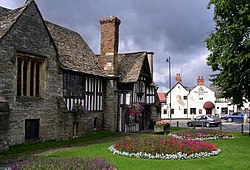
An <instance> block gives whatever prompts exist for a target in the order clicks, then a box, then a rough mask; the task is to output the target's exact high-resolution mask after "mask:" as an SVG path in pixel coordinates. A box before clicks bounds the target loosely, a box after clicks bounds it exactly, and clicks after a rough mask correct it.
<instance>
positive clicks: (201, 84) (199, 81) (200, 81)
mask: <svg viewBox="0 0 250 170" xmlns="http://www.w3.org/2000/svg"><path fill="white" fill-rule="evenodd" d="M204 85H205V82H204V79H203V76H198V79H197V86H204Z"/></svg>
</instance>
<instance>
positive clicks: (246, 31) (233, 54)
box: [205, 0, 250, 106]
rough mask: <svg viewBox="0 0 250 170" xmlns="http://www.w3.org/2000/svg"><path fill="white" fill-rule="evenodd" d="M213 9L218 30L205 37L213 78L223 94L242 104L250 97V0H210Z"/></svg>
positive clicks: (209, 7)
mask: <svg viewBox="0 0 250 170" xmlns="http://www.w3.org/2000/svg"><path fill="white" fill-rule="evenodd" d="M212 8H213V10H214V22H215V31H214V32H212V33H211V34H210V35H209V37H208V38H207V39H206V40H205V42H206V43H207V48H208V50H209V51H210V54H209V56H208V58H207V63H208V65H209V66H211V68H212V70H213V71H214V74H213V75H211V76H212V78H211V81H212V82H213V84H214V85H215V86H217V87H219V88H220V90H221V91H222V96H223V97H225V98H233V104H238V105H240V106H242V104H243V102H244V99H248V100H249V99H250V0H210V2H209V4H208V9H212ZM249 101H250V100H249Z"/></svg>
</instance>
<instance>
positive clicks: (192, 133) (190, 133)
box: [169, 129, 234, 140]
mask: <svg viewBox="0 0 250 170" xmlns="http://www.w3.org/2000/svg"><path fill="white" fill-rule="evenodd" d="M169 135H170V136H173V137H176V138H180V139H192V140H215V139H225V138H226V139H228V138H234V136H233V135H231V134H228V133H224V132H222V131H219V130H211V129H194V130H181V131H176V132H171V133H170V134H169Z"/></svg>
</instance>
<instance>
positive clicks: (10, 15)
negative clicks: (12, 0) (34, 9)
mask: <svg viewBox="0 0 250 170" xmlns="http://www.w3.org/2000/svg"><path fill="white" fill-rule="evenodd" d="M27 5H28V4H25V5H24V6H23V7H21V8H17V9H15V10H10V9H7V8H3V7H0V14H1V16H0V38H2V37H3V36H4V35H5V34H6V33H7V32H8V31H9V29H10V28H11V26H12V25H13V24H14V23H15V21H16V20H17V19H18V17H19V16H20V15H21V14H22V13H23V11H24V10H25V8H26V7H27Z"/></svg>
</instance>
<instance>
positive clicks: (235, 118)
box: [224, 112, 250, 122]
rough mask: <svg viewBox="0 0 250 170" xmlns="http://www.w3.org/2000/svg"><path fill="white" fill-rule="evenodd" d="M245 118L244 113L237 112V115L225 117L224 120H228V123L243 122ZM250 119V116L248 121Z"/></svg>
mask: <svg viewBox="0 0 250 170" xmlns="http://www.w3.org/2000/svg"><path fill="white" fill-rule="evenodd" d="M244 116H245V114H244V113H242V112H235V113H232V114H228V115H226V116H224V120H227V121H228V122H243V121H244ZM249 119H250V116H248V121H249Z"/></svg>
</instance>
